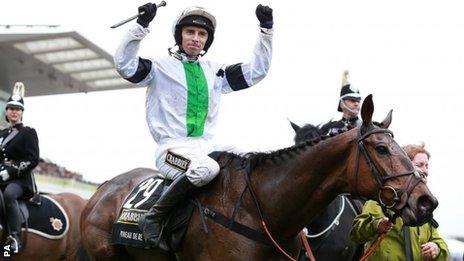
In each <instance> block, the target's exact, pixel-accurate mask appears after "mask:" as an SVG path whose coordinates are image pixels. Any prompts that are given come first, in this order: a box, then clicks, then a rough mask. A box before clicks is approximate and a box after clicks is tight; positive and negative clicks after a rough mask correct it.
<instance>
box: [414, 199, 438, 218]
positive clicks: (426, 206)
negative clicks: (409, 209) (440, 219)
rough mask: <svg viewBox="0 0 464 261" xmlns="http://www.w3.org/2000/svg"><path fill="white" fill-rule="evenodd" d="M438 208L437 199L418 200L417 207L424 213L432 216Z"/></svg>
mask: <svg viewBox="0 0 464 261" xmlns="http://www.w3.org/2000/svg"><path fill="white" fill-rule="evenodd" d="M437 206H438V201H437V199H436V198H435V197H431V196H427V195H424V196H420V197H419V199H418V200H417V207H418V208H419V209H420V210H421V211H422V212H423V213H428V214H431V213H432V212H433V211H434V210H435V208H437Z"/></svg>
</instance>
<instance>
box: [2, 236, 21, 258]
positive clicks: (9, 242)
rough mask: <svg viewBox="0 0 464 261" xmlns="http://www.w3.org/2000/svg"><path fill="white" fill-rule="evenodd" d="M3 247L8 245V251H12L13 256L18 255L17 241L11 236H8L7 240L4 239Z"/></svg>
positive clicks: (18, 246)
mask: <svg viewBox="0 0 464 261" xmlns="http://www.w3.org/2000/svg"><path fill="white" fill-rule="evenodd" d="M5 245H10V249H11V250H12V253H13V254H18V253H19V250H20V248H21V246H20V244H19V242H18V240H17V239H16V238H15V237H14V236H12V235H9V236H8V238H7V239H6V244H5Z"/></svg>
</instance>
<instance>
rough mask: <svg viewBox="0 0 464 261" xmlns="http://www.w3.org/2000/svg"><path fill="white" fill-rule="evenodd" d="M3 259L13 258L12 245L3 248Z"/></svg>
mask: <svg viewBox="0 0 464 261" xmlns="http://www.w3.org/2000/svg"><path fill="white" fill-rule="evenodd" d="M2 256H3V258H5V259H10V258H11V246H10V244H6V245H4V246H3V254H2Z"/></svg>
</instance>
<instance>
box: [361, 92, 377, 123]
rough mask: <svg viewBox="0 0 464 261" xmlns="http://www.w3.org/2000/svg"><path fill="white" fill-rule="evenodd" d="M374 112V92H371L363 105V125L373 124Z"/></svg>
mask: <svg viewBox="0 0 464 261" xmlns="http://www.w3.org/2000/svg"><path fill="white" fill-rule="evenodd" d="M373 113H374V102H373V101H372V94H369V95H368V96H367V97H366V98H365V99H364V102H363V104H362V107H361V118H362V121H363V127H366V128H368V127H370V126H371V125H372V114H373Z"/></svg>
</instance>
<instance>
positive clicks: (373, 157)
mask: <svg viewBox="0 0 464 261" xmlns="http://www.w3.org/2000/svg"><path fill="white" fill-rule="evenodd" d="M373 112H374V103H373V102H372V95H369V96H367V97H366V99H365V100H364V102H363V105H362V108H361V117H362V120H363V124H362V126H361V127H359V128H358V129H357V130H358V134H357V143H358V149H357V150H356V152H355V153H356V161H355V162H354V164H356V165H355V166H354V169H355V172H354V175H355V186H356V188H355V190H356V192H359V193H360V194H363V195H369V198H371V199H375V200H377V201H378V202H379V203H380V204H381V206H382V207H383V208H390V209H392V210H393V211H395V213H397V214H398V215H400V216H401V217H402V218H403V221H404V223H405V224H406V225H411V226H416V225H421V224H423V223H426V222H428V221H430V219H431V218H432V212H433V210H434V209H435V208H436V207H437V205H438V201H437V199H436V198H435V197H434V196H433V195H432V193H431V192H430V190H429V189H428V187H427V185H426V183H425V180H424V179H423V178H422V177H421V176H420V175H419V174H418V173H417V172H416V171H415V168H414V165H413V164H412V162H411V160H410V159H409V158H408V156H407V155H406V153H405V152H404V151H403V150H402V149H401V147H400V146H399V145H398V144H397V143H396V141H395V140H394V139H393V133H392V132H391V131H390V130H388V126H389V125H390V123H391V120H392V112H391V111H390V113H389V114H388V115H387V117H386V118H385V119H384V120H383V121H382V122H381V123H376V124H374V123H373V122H372V114H373Z"/></svg>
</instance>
